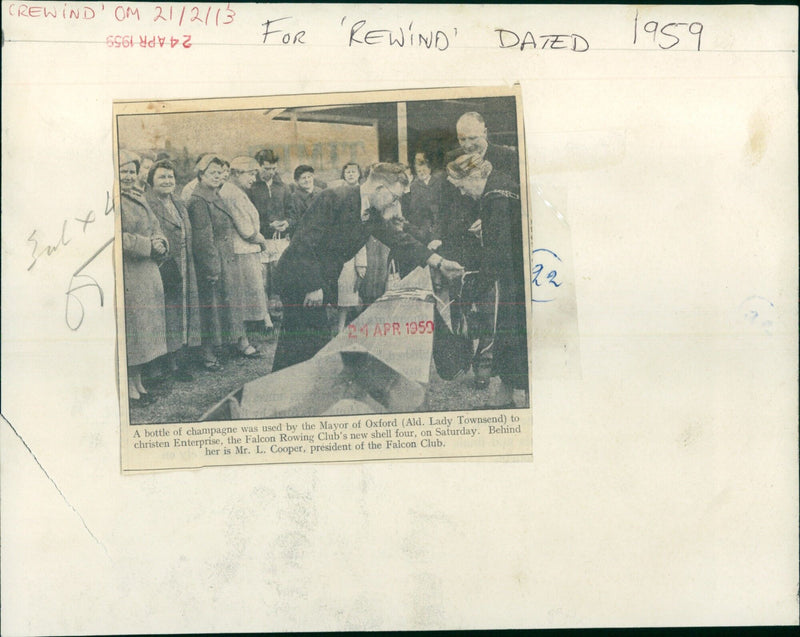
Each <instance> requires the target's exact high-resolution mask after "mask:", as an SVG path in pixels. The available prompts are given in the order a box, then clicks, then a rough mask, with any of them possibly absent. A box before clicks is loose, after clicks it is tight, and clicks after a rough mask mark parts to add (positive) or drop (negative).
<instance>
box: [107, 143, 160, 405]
mask: <svg viewBox="0 0 800 637" xmlns="http://www.w3.org/2000/svg"><path fill="white" fill-rule="evenodd" d="M138 171H139V157H138V155H136V154H134V153H132V152H130V151H126V150H122V151H120V154H119V185H120V219H121V222H122V276H123V282H124V290H125V350H126V354H127V359H128V360H127V364H128V399H129V400H130V402H131V404H132V405H138V404H148V403H151V402H153V400H154V399H153V398H152V397H151V396H150V394H148V393H147V390H146V389H145V388H144V386H143V385H142V374H141V371H142V366H143V365H144V364H145V363H149V362H150V361H152V360H155V359H156V358H158V357H159V356H163V355H164V354H166V353H167V342H166V324H165V319H164V288H163V286H162V283H161V275H160V274H159V271H158V266H157V265H156V261H155V259H160V258H163V257H164V256H166V255H167V253H168V251H169V243H168V241H167V239H166V237H165V236H164V235H163V234H162V233H161V227H160V225H159V223H158V219H156V217H155V215H154V214H153V212H152V211H151V210H150V208H149V206H148V205H147V203H146V202H145V200H144V198H143V197H142V193H141V191H140V190H139V189H138V187H137V184H136V178H137V173H138Z"/></svg>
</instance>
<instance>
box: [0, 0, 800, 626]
mask: <svg viewBox="0 0 800 637" xmlns="http://www.w3.org/2000/svg"><path fill="white" fill-rule="evenodd" d="M56 5H57V6H59V7H60V6H61V5H60V4H59V3H56ZM111 6H113V5H109V6H108V8H107V9H106V12H108V11H110V7H111ZM131 6H133V5H131ZM139 6H140V7H141V9H142V15H143V16H145V15H147V17H148V18H149V19H151V18H150V17H151V16H152V5H147V6H146V5H139ZM202 6H203V7H207V6H208V5H202ZM215 6H216V5H215ZM2 7H3V28H4V35H5V45H4V47H3V49H4V50H3V103H2V106H3V116H4V117H3V150H2V153H3V157H2V158H3V193H2V197H3V202H2V210H3V215H2V224H3V227H2V250H3V253H2V256H3V260H2V268H3V270H2V287H3V289H2V291H3V298H2V308H3V313H2V339H3V340H2V390H3V392H2V399H3V401H2V411H3V415H4V416H5V418H7V420H8V421H9V422H10V423H11V425H13V427H14V428H15V429H16V432H18V434H19V436H21V438H22V439H24V441H25V443H26V444H27V445H28V447H29V448H30V450H31V451H32V452H33V453H34V454H35V455H36V457H37V458H38V461H39V462H40V463H41V465H42V467H44V469H45V470H46V472H47V474H48V475H49V476H50V478H52V482H51V481H50V480H48V478H47V476H46V475H45V473H44V472H43V470H42V469H40V467H39V466H37V464H36V462H35V461H34V459H33V458H32V456H31V454H30V453H29V452H28V451H27V450H26V449H25V447H24V446H23V444H22V442H21V441H20V438H19V437H17V435H15V434H14V432H13V431H12V430H11V428H10V427H9V426H7V425H6V424H5V423H4V424H3V426H2V427H1V428H0V430H1V431H2V434H1V435H2V437H1V438H0V442H1V443H2V569H3V570H2V584H3V586H2V608H3V616H2V632H3V634H8V635H16V634H33V633H39V634H48V633H113V632H156V631H158V632H170V631H217V630H219V631H221V630H226V631H234V630H241V631H244V630H312V629H367V628H372V629H390V628H392V629H410V628H467V627H469V628H486V627H527V626H540V627H555V626H590V625H591V626H599V625H615V626H622V625H663V624H674V625H684V624H707V623H719V624H750V623H760V624H782V623H794V624H796V623H797V621H798V602H797V590H798V574H797V563H798V527H797V519H798V505H797V495H798V489H797V468H798V466H797V448H798V445H797V442H798V440H797V296H796V293H797V269H796V265H797V245H798V235H797V174H798V166H797V85H796V78H797V53H796V49H797V26H796V25H797V11H796V9H795V8H791V7H782V8H767V7H758V8H756V7H733V8H720V7H714V8H709V7H685V6H681V7H677V8H669V7H658V8H642V9H641V10H640V23H641V21H642V19H643V17H646V19H658V20H661V21H662V23H663V22H664V21H675V22H679V21H682V22H692V21H701V22H702V23H703V24H704V33H703V41H702V42H703V45H702V48H703V50H702V51H701V52H697V51H660V50H655V49H653V48H652V47H649V48H648V47H645V46H641V47H640V46H637V47H634V46H633V45H632V35H633V19H634V13H635V11H636V9H635V8H634V7H600V6H592V7H570V8H552V7H518V6H515V7H491V8H489V7H480V6H467V7H456V6H451V7H441V6H413V7H398V6H386V7H384V8H381V7H377V6H376V7H367V6H353V5H350V6H343V7H337V6H302V7H300V6H295V7H292V6H281V5H262V6H259V7H242V6H236V7H235V10H236V12H237V15H236V18H235V22H234V24H233V25H231V27H230V28H219V29H214V28H210V27H209V28H205V27H204V28H200V27H192V29H191V30H188V29H178V28H171V29H170V28H167V27H163V28H162V31H163V32H165V33H170V32H178V33H183V32H191V33H192V34H193V44H194V46H193V47H192V48H191V49H189V50H186V51H183V50H175V51H163V52H160V51H155V50H149V49H148V50H141V49H139V48H138V47H136V48H134V49H127V50H114V49H109V48H107V47H106V46H105V44H104V43H105V36H106V35H111V34H115V33H123V34H124V33H133V34H138V33H156V32H157V30H156V29H154V28H151V27H150V26H148V25H146V24H145V20H144V19H142V21H141V22H140V23H139V24H138V26H137V25H131V24H129V23H125V24H122V25H120V24H117V23H116V22H115V21H114V20H113V17H112V15H104V16H102V17H99V18H97V19H96V20H95V21H92V22H87V23H75V24H73V23H66V22H65V21H64V20H47V19H44V18H38V19H34V18H19V17H13V16H11V15H9V11H10V10H11V8H10V5H9V3H5V2H4V3H3V5H2ZM283 16H293V18H294V20H293V21H286V22H285V23H283V24H285V25H286V28H304V29H306V30H307V41H308V42H309V44H307V45H305V46H304V47H281V46H263V45H261V44H260V42H261V35H260V34H261V33H262V32H263V27H261V23H262V22H264V21H265V20H266V19H268V18H270V19H272V18H278V17H283ZM342 16H348V21H347V23H349V22H351V21H352V20H354V19H355V18H356V17H363V18H365V19H367V20H368V21H369V22H370V24H373V23H374V26H375V27H376V28H380V27H393V28H396V27H397V26H400V25H406V24H407V23H408V22H410V21H411V20H414V24H415V28H416V29H418V30H420V31H422V30H430V29H437V28H442V29H445V28H457V29H458V32H459V35H458V36H457V37H456V38H455V40H454V42H453V43H452V45H451V47H450V48H449V49H448V50H447V51H445V52H441V53H434V52H431V51H424V50H417V49H401V50H399V49H393V48H388V47H384V46H375V47H371V48H369V49H367V48H366V47H354V48H348V47H347V46H346V44H347V29H346V28H345V27H342V26H340V20H341V19H342ZM290 22H291V23H292V24H293V25H294V26H292V24H290ZM499 26H504V27H506V28H512V27H513V28H516V29H518V30H520V31H523V30H525V29H531V30H533V31H534V32H535V33H537V34H539V33H541V34H545V33H553V32H556V33H557V32H568V33H573V32H574V33H580V34H582V35H583V36H584V37H586V38H587V39H588V40H589V42H590V44H591V46H592V50H590V51H589V52H587V53H584V54H577V53H570V52H568V51H540V50H537V51H530V50H526V51H524V52H519V51H510V50H499V49H498V48H497V46H496V35H495V34H494V33H493V29H494V28H495V27H499ZM21 40H39V41H38V42H22V41H21ZM46 40H62V41H63V40H71V41H95V42H97V43H96V44H68V43H63V42H62V43H48V42H43V41H46ZM211 43H224V44H228V45H230V46H216V45H214V46H212V45H211ZM516 81H519V82H520V83H521V85H522V88H523V104H524V107H525V130H526V143H527V148H528V155H529V165H530V168H531V178H532V180H533V181H535V183H536V184H537V185H538V186H539V187H541V189H542V192H543V193H544V194H545V196H548V195H549V197H550V199H551V201H554V202H555V203H557V204H558V205H559V210H560V212H561V214H562V215H563V216H564V217H565V219H566V220H567V222H568V224H569V228H570V230H571V249H572V257H573V259H574V262H573V263H572V264H571V265H572V267H573V269H574V272H575V289H576V297H577V306H578V326H579V334H580V372H581V374H580V376H579V377H574V376H573V377H572V378H568V379H564V378H555V377H554V378H553V379H551V380H548V379H542V378H540V376H539V375H538V374H537V377H536V383H535V386H534V394H533V397H532V402H533V416H534V463H533V464H524V463H515V464H496V463H485V462H483V463H469V462H464V463H402V464H400V463H398V464H381V465H350V466H341V465H336V466H281V467H270V466H257V467H230V468H225V467H223V468H217V469H205V470H201V471H184V472H170V473H163V474H154V475H140V476H126V477H122V476H121V475H120V468H119V431H118V426H119V425H118V420H119V419H118V407H117V396H116V381H115V369H116V365H115V361H114V351H115V329H114V325H115V322H114V315H113V298H112V297H113V272H112V268H111V261H112V260H111V251H110V250H106V251H105V252H104V253H103V254H102V255H101V256H100V257H99V259H98V260H97V261H96V262H95V263H94V264H93V266H92V269H91V273H92V275H93V276H95V278H97V280H98V282H99V283H100V284H101V286H102V287H103V289H104V290H105V292H106V302H105V306H104V307H103V308H100V307H98V306H97V303H96V301H94V300H93V299H92V297H91V295H86V296H85V297H82V298H84V299H86V300H85V305H86V318H85V320H84V323H83V325H82V326H81V328H80V329H79V330H78V331H75V332H73V331H71V330H69V329H68V328H67V326H66V324H65V322H64V315H63V312H64V298H65V296H64V293H65V291H66V287H67V285H68V283H69V278H70V274H71V273H72V272H73V271H74V270H75V268H77V267H78V266H79V265H80V264H81V263H82V262H83V261H84V260H85V259H87V258H88V257H89V256H90V255H91V254H92V253H93V252H94V251H95V250H96V249H98V248H99V247H100V246H101V245H102V244H103V243H104V242H105V240H107V239H108V238H110V237H111V235H112V232H113V222H112V218H111V216H108V217H103V216H102V211H103V208H104V206H105V193H106V191H107V190H110V189H111V185H112V179H113V165H112V152H111V131H110V127H111V101H112V100H113V99H150V98H154V99H169V98H180V97H182V98H189V97H218V96H219V97H221V96H239V95H270V94H286V93H302V92H314V93H319V92H326V91H357V90H374V89H396V88H403V87H408V88H422V87H426V86H458V85H476V84H477V85H498V84H504V83H512V82H516ZM89 210H94V211H95V212H96V215H97V218H98V219H97V221H96V222H95V223H94V224H91V225H89V226H88V227H87V229H86V231H85V233H83V232H82V231H81V229H80V225H79V224H77V223H73V222H69V224H70V225H68V228H69V230H70V233H71V235H70V237H71V240H70V243H69V244H68V245H66V246H62V247H61V248H59V250H58V251H57V252H56V253H55V254H53V255H51V256H49V257H42V258H40V259H39V260H38V262H37V263H36V265H35V266H34V267H33V268H32V269H31V271H27V268H28V266H29V265H30V263H31V256H30V249H31V243H30V242H28V241H27V239H28V237H29V236H30V234H31V232H32V231H33V230H37V237H39V238H41V240H42V241H48V242H50V243H56V242H57V240H58V237H59V233H60V231H61V224H62V222H63V220H64V219H74V218H75V217H77V216H85V214H86V212H88V211H89ZM751 297H760V298H761V299H766V301H752V300H751V301H747V300H748V299H750V298H751ZM767 301H769V302H771V304H772V306H771V307H770V306H769V305H768V304H767ZM754 302H755V303H761V305H760V306H759V315H758V316H757V317H755V316H754V315H753V314H752V313H750V314H747V311H748V310H749V309H751V304H752V303H754ZM764 310H767V312H766V313H765V312H764ZM534 365H536V361H535V358H534ZM54 484H55V485H57V486H58V489H59V490H60V492H61V493H59V491H58V490H57V489H56V487H55V486H54ZM62 494H63V497H62Z"/></svg>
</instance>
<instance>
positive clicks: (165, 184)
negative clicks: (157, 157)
mask: <svg viewBox="0 0 800 637" xmlns="http://www.w3.org/2000/svg"><path fill="white" fill-rule="evenodd" d="M153 190H154V191H155V193H156V194H158V195H171V194H172V193H173V192H174V191H175V173H173V172H172V171H171V170H170V169H169V168H157V169H156V172H155V173H154V174H153Z"/></svg>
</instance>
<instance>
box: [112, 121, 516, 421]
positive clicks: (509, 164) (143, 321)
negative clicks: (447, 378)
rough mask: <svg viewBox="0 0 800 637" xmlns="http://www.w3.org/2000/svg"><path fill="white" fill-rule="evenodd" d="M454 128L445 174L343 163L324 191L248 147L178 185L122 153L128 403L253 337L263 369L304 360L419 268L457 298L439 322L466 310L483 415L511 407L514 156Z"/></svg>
mask: <svg viewBox="0 0 800 637" xmlns="http://www.w3.org/2000/svg"><path fill="white" fill-rule="evenodd" d="M456 133H457V136H458V147H457V148H454V149H452V150H451V151H450V152H448V153H447V154H446V155H445V166H444V167H443V168H444V170H436V169H435V167H434V166H433V161H432V158H431V157H430V156H429V154H428V153H427V152H426V151H424V150H419V151H417V152H414V154H413V161H412V166H411V169H409V168H407V167H406V166H405V165H403V164H399V163H391V162H380V163H376V164H373V165H371V166H369V167H365V168H364V169H362V167H361V166H359V165H358V164H357V163H353V162H349V163H346V164H345V165H344V166H342V170H341V177H340V179H339V180H337V181H336V182H332V183H329V184H325V183H322V182H321V181H319V180H318V179H317V178H316V175H315V171H314V168H313V167H312V166H309V165H299V166H297V167H296V168H295V169H294V172H293V177H294V180H293V183H291V184H286V183H284V182H283V180H282V179H281V177H280V175H279V172H278V164H279V158H278V157H277V155H276V154H275V153H274V152H273V151H272V150H270V149H263V150H260V151H259V152H257V153H255V155H254V156H253V157H250V156H239V157H235V158H233V159H231V160H228V159H226V158H224V157H222V156H220V155H217V154H214V153H210V154H204V155H202V156H201V157H200V158H199V159H198V161H197V163H196V165H195V169H194V179H192V180H191V181H189V182H188V183H186V184H185V185H184V186H183V187H182V188H181V189H180V190H179V189H178V183H177V174H176V173H177V171H176V165H175V163H174V162H173V161H172V159H171V158H170V157H169V156H167V155H165V154H162V155H152V154H149V153H142V154H136V153H134V152H132V151H130V150H121V151H120V152H119V183H120V192H121V202H120V203H121V210H120V213H121V221H122V255H123V279H124V293H125V330H126V345H127V364H128V396H129V400H130V403H131V405H132V406H141V405H146V404H150V403H152V402H153V401H154V400H155V399H154V398H153V395H154V393H155V392H153V391H151V390H152V389H153V385H152V384H151V383H157V382H161V381H162V380H163V378H164V377H165V376H167V375H169V376H171V377H173V378H174V379H176V380H178V381H183V382H191V381H192V380H193V379H194V375H193V371H194V369H193V366H194V365H199V366H200V368H201V369H205V370H208V371H218V370H221V369H222V364H221V361H220V352H221V351H224V350H226V349H227V351H228V353H229V354H231V355H234V356H240V357H244V358H250V357H259V356H261V355H262V353H261V352H259V350H258V349H257V347H255V346H254V345H253V344H252V343H251V338H252V337H253V334H254V333H259V334H261V335H263V336H265V337H267V338H273V337H274V338H277V345H276V350H275V355H274V359H273V364H272V371H278V370H280V369H283V368H285V367H288V366H290V365H294V364H296V363H299V362H302V361H304V360H307V359H309V358H311V357H312V356H313V355H314V354H315V353H316V352H317V351H319V350H320V349H321V348H322V347H323V346H324V345H325V344H326V343H327V342H328V341H329V340H330V339H331V338H332V336H333V335H334V334H336V333H337V332H340V331H342V330H343V329H345V327H346V325H347V324H348V322H349V321H352V320H353V318H354V316H355V315H356V314H357V313H358V312H359V311H363V309H364V307H365V306H366V305H368V304H369V303H371V302H372V301H374V300H375V299H377V298H378V297H379V296H381V295H382V294H383V292H384V290H385V289H386V286H387V281H388V280H389V278H390V276H392V275H396V276H397V277H401V276H405V275H406V274H408V273H409V272H411V271H412V270H414V269H415V268H416V267H417V266H430V268H431V272H432V278H433V280H434V282H435V285H436V286H437V289H446V290H447V291H448V292H449V293H450V296H451V298H455V299H458V300H459V302H457V303H453V304H451V306H450V307H451V312H452V313H453V316H452V324H456V323H457V322H458V320H459V319H460V318H461V315H464V316H466V315H467V314H468V315H469V319H470V320H469V324H470V337H471V338H473V339H474V340H475V342H476V346H475V349H474V357H473V360H472V367H473V370H474V374H475V383H476V385H477V387H479V388H485V387H487V386H488V384H489V379H490V378H491V377H492V376H499V377H500V380H501V382H500V385H499V388H498V389H497V391H496V392H495V393H494V395H493V396H491V397H490V399H489V402H488V403H487V406H495V407H510V406H513V405H514V402H513V390H514V389H524V390H526V391H527V388H528V363H527V342H526V335H525V334H526V332H525V325H526V316H525V293H524V281H525V277H524V273H523V262H522V212H521V205H520V196H519V163H518V162H519V160H518V153H517V150H516V149H515V148H512V147H508V146H499V145H495V144H492V143H490V142H489V141H488V131H487V129H486V125H485V123H484V120H483V117H482V116H481V115H480V114H479V113H476V112H469V113H465V114H464V115H462V116H461V117H460V118H459V119H458V121H457V123H456ZM468 279H469V280H468ZM276 327H277V328H278V329H275V328H276ZM273 335H274V336H273ZM194 352H196V353H197V354H196V355H194V354H193V353H194ZM148 379H152V380H151V381H150V382H148Z"/></svg>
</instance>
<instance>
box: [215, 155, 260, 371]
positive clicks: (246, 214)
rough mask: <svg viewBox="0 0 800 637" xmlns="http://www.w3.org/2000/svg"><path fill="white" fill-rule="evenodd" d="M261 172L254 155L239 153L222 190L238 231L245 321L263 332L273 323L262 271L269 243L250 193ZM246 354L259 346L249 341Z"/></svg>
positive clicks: (235, 243) (235, 244)
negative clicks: (262, 258)
mask: <svg viewBox="0 0 800 637" xmlns="http://www.w3.org/2000/svg"><path fill="white" fill-rule="evenodd" d="M257 174H258V163H257V162H256V160H255V159H253V158H252V157H244V156H242V157H236V158H235V159H234V160H233V161H232V162H231V166H230V179H229V180H228V181H227V182H225V183H224V184H223V185H222V188H220V191H219V194H220V197H222V201H224V202H225V205H226V206H227V207H228V211H229V212H230V214H231V218H232V219H233V224H234V227H235V229H236V233H235V234H234V236H233V251H234V253H235V254H236V265H237V267H238V268H239V278H240V287H239V290H238V292H239V297H240V303H241V305H242V316H243V319H244V321H245V325H247V324H248V323H256V324H257V325H258V326H259V327H260V330H261V331H262V332H264V331H265V330H267V329H269V328H271V327H272V320H271V319H270V316H269V312H267V295H266V292H265V290H264V282H263V278H262V274H261V251H262V250H264V249H265V248H266V246H267V242H266V239H264V236H263V235H262V234H261V233H260V232H259V227H260V219H259V217H258V210H257V209H256V207H255V206H254V205H253V202H252V201H250V197H248V196H247V190H248V189H249V188H250V187H251V186H252V185H253V183H254V182H255V180H256V175H257ZM240 351H241V353H242V355H243V356H255V355H256V354H257V350H256V349H255V348H254V347H253V346H252V345H250V343H249V341H248V342H247V343H246V344H245V347H244V349H241V350H240Z"/></svg>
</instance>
